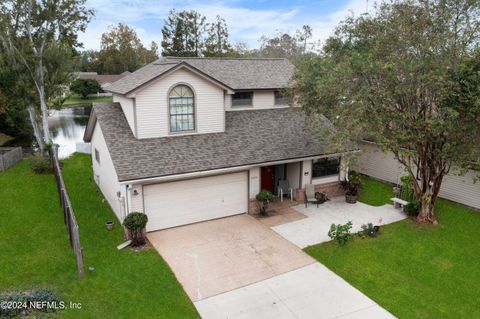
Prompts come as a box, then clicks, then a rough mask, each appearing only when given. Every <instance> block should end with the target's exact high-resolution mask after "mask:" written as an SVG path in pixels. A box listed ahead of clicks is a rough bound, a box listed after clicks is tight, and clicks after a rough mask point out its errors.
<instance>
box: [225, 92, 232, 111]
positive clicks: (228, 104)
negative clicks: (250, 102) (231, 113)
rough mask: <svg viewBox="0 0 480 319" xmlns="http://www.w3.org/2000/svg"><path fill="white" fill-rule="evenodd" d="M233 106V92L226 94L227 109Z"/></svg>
mask: <svg viewBox="0 0 480 319" xmlns="http://www.w3.org/2000/svg"><path fill="white" fill-rule="evenodd" d="M231 108H232V95H231V94H225V109H226V110H228V109H231Z"/></svg>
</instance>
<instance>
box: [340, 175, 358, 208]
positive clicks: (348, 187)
mask: <svg viewBox="0 0 480 319" xmlns="http://www.w3.org/2000/svg"><path fill="white" fill-rule="evenodd" d="M340 185H341V186H342V188H343V190H344V191H345V201H346V202H347V203H349V204H355V203H356V202H357V198H358V191H359V190H360V187H361V185H362V183H361V180H360V176H358V174H357V173H355V172H353V171H352V172H350V174H349V175H348V180H344V181H341V182H340Z"/></svg>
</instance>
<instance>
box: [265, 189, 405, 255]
mask: <svg viewBox="0 0 480 319" xmlns="http://www.w3.org/2000/svg"><path fill="white" fill-rule="evenodd" d="M292 209H295V210H297V211H298V212H300V213H302V214H304V215H306V216H307V218H304V219H301V220H297V221H293V222H291V223H285V224H282V225H278V226H274V227H272V229H273V230H274V231H276V232H277V233H279V234H280V235H282V236H283V237H284V238H286V239H288V240H289V241H291V242H292V243H294V244H295V245H297V246H298V247H300V248H305V247H307V246H311V245H314V244H319V243H322V242H325V241H329V240H330V238H329V237H328V230H329V229H330V225H331V224H345V223H347V222H348V221H352V223H353V227H352V230H351V231H352V232H357V231H359V230H360V227H361V226H362V224H367V223H372V224H374V225H383V224H389V223H393V222H397V221H399V220H402V219H405V218H407V216H406V215H405V214H404V213H402V212H401V210H400V209H396V208H394V207H393V205H383V206H378V207H375V206H370V205H367V204H364V203H360V202H357V203H356V204H347V203H345V198H343V197H335V198H333V199H332V200H330V201H328V202H326V203H324V204H322V205H320V206H319V207H317V205H313V204H309V205H308V207H307V208H305V205H297V206H293V207H292Z"/></svg>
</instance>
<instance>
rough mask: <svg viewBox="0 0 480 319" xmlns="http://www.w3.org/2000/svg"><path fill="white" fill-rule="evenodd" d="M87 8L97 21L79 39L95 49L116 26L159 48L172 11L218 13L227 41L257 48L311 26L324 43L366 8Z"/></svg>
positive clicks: (251, 4) (232, 1) (263, 1)
mask: <svg viewBox="0 0 480 319" xmlns="http://www.w3.org/2000/svg"><path fill="white" fill-rule="evenodd" d="M371 3H373V0H370V5H369V7H370V9H371V7H372V4H371ZM87 5H88V6H89V7H90V8H93V9H94V10H95V17H94V18H93V19H92V21H91V22H90V24H89V26H88V29H87V30H86V32H85V33H82V34H80V36H79V38H80V41H82V42H83V44H84V47H85V48H86V49H99V47H100V37H101V35H102V33H103V32H105V31H106V30H107V29H108V27H109V26H110V25H113V24H116V23H119V22H122V23H126V24H128V25H129V26H131V27H133V28H134V29H135V30H136V32H137V34H138V35H139V37H140V38H141V40H142V42H143V43H144V44H145V45H147V46H148V45H149V43H150V42H151V41H152V40H153V41H156V42H157V43H158V44H159V45H160V41H161V39H162V36H161V29H162V26H163V21H164V19H165V17H166V16H167V15H168V11H169V10H170V9H171V8H175V9H177V10H184V9H185V10H191V9H194V10H196V11H198V12H200V13H202V14H203V15H205V16H206V17H207V20H210V21H213V19H214V17H215V16H216V15H217V14H218V15H220V16H222V17H223V18H225V20H226V22H227V25H228V28H229V32H230V41H231V42H232V43H235V42H238V41H241V42H245V43H247V45H248V46H249V47H251V48H255V47H258V39H259V38H260V37H261V36H262V35H267V36H271V35H273V34H275V33H276V32H277V31H282V32H293V31H295V30H296V29H298V28H300V27H301V26H302V25H304V24H308V25H310V26H311V27H312V28H313V38H314V40H324V39H326V38H327V37H328V36H329V35H330V34H331V33H332V31H333V29H334V28H335V26H336V25H337V24H338V22H340V21H341V20H342V19H343V18H344V17H345V16H347V15H349V14H352V13H353V14H355V15H359V14H361V13H363V12H365V11H366V10H367V0H316V1H304V0H295V1H288V0H259V1H253V0H248V1H239V0H226V1H207V0H198V1H192V0H181V1H172V0H161V1H159V0H157V1H156V0H129V1H128V0H87Z"/></svg>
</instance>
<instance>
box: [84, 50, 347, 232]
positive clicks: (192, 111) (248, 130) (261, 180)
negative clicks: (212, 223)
mask: <svg viewBox="0 0 480 319" xmlns="http://www.w3.org/2000/svg"><path fill="white" fill-rule="evenodd" d="M293 72H294V66H293V65H292V64H291V63H290V62H289V61H288V60H286V59H237V58H161V59H159V60H157V61H155V62H153V63H151V64H149V65H147V66H145V67H143V68H141V69H139V70H138V71H136V72H134V73H132V74H129V75H127V76H125V77H124V78H122V79H121V80H119V81H116V82H114V83H112V84H111V85H110V86H109V87H108V91H110V92H111V93H112V94H113V103H98V104H95V105H94V107H93V109H92V114H91V116H90V120H89V122H88V125H87V128H86V131H85V136H84V140H85V141H86V142H91V147H92V161H93V171H94V177H95V180H96V182H97V184H98V186H99V187H100V189H101V191H102V192H103V194H104V195H105V198H106V199H107V200H108V202H109V204H110V205H111V207H112V209H113V210H114V211H115V213H116V215H117V216H118V218H119V219H120V220H123V218H124V216H125V215H126V214H128V213H130V212H133V211H139V212H144V213H146V214H147V215H148V218H149V222H148V224H147V231H153V230H158V229H164V228H169V227H175V226H179V225H184V224H189V223H195V222H200V221H204V220H209V219H215V218H220V217H225V216H230V215H236V214H242V213H247V212H248V211H249V210H250V211H252V210H254V207H256V203H255V196H256V195H257V194H258V193H259V191H260V190H261V189H267V190H269V191H271V192H273V193H276V192H277V185H278V182H279V181H280V180H287V181H288V183H289V184H290V187H292V188H293V189H294V196H297V197H300V196H302V192H301V191H300V190H301V189H302V188H304V186H305V184H309V183H312V184H315V185H318V186H317V187H318V188H323V189H327V190H329V191H331V190H332V189H338V187H337V186H338V181H339V179H340V178H341V177H340V169H339V165H340V157H339V154H327V152H326V150H325V145H324V143H323V141H322V140H321V139H319V138H318V137H316V136H315V134H314V133H313V131H312V129H311V128H310V126H309V124H308V123H309V121H307V119H306V116H305V114H304V113H303V112H302V111H301V109H300V108H297V107H293V106H291V105H290V102H289V100H288V99H287V98H285V97H284V96H283V95H282V88H284V87H285V86H287V84H288V83H289V81H290V80H291V78H292V75H293Z"/></svg>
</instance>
